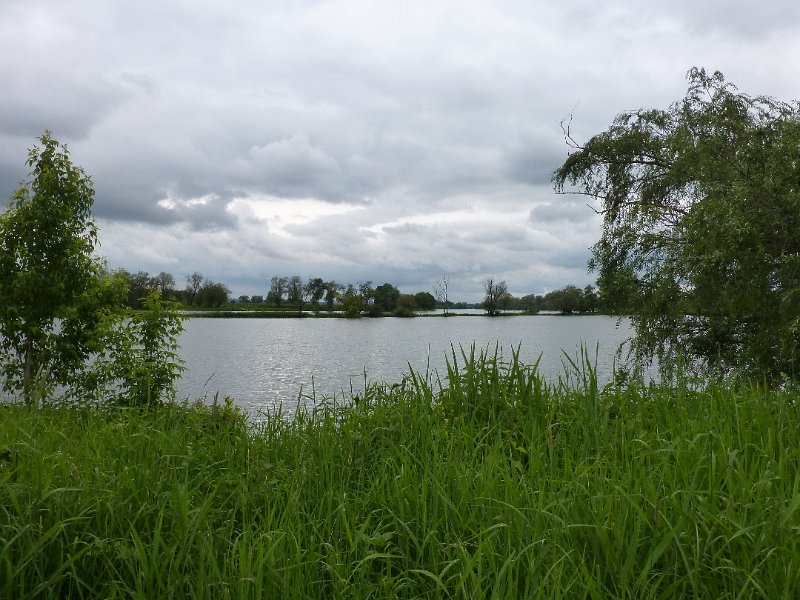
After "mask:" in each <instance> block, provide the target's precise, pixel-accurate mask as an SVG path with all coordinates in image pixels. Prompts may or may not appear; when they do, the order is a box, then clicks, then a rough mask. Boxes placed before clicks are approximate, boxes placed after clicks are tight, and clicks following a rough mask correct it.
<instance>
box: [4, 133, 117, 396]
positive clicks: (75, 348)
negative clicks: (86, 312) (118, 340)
mask: <svg viewBox="0 0 800 600" xmlns="http://www.w3.org/2000/svg"><path fill="white" fill-rule="evenodd" d="M39 141H40V143H41V147H38V146H37V147H34V148H32V149H31V150H29V152H28V160H27V165H28V166H29V167H30V168H31V169H32V170H31V174H30V177H31V178H32V179H31V180H30V181H28V182H26V183H24V184H23V185H22V187H20V188H19V189H17V190H16V191H15V192H14V193H13V195H12V197H11V203H10V206H9V208H8V209H7V210H6V211H5V212H4V213H3V214H2V215H0V348H2V351H3V354H5V355H6V356H7V360H5V361H3V367H2V368H3V375H4V385H5V387H6V389H7V390H13V389H21V390H22V392H23V396H24V398H25V400H26V401H28V402H30V401H31V400H32V392H33V389H32V386H33V382H34V378H35V377H37V375H39V374H42V375H43V377H41V380H42V381H44V380H46V379H48V378H46V377H44V373H42V371H49V373H48V375H49V376H50V377H54V378H55V380H60V379H62V378H63V375H64V373H65V371H67V370H69V369H70V368H71V367H72V366H73V364H74V363H75V362H76V361H81V360H82V359H83V358H84V356H85V347H84V342H85V339H84V338H85V335H84V334H85V333H86V329H87V328H90V327H91V323H81V322H77V323H74V325H75V334H76V335H75V336H74V337H73V336H68V335H67V332H66V331H65V329H72V325H73V321H74V320H75V319H76V318H77V319H79V318H80V317H79V316H78V314H76V312H81V311H80V310H78V311H76V307H78V306H79V305H81V304H84V303H85V302H89V301H91V296H92V295H93V294H94V293H95V290H96V289H97V287H98V285H99V281H100V277H101V274H102V267H101V265H100V264H99V263H98V261H97V260H96V259H94V258H93V257H92V252H93V250H94V246H95V244H96V243H97V226H96V225H95V222H94V220H93V219H92V216H91V207H92V203H93V201H94V189H93V187H92V181H91V179H90V178H89V176H88V175H86V174H85V173H84V171H83V169H81V168H80V167H76V166H74V165H73V164H72V163H71V161H70V158H69V154H68V151H67V148H66V147H65V146H62V145H60V144H59V143H58V142H57V141H56V140H55V139H53V137H52V136H51V134H50V133H49V132H45V133H44V134H43V135H42V136H41V137H40V138H39ZM59 321H63V322H64V324H65V325H66V326H67V327H66V328H65V327H61V328H59V327H58V326H57V322H59ZM59 329H61V331H60V332H59Z"/></svg>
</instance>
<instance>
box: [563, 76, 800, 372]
mask: <svg viewBox="0 0 800 600" xmlns="http://www.w3.org/2000/svg"><path fill="white" fill-rule="evenodd" d="M688 81H689V88H688V92H687V94H686V96H685V98H683V100H681V101H678V102H676V103H674V104H672V105H671V106H670V107H669V108H668V109H666V110H658V109H651V110H638V111H634V112H625V113H622V114H620V115H618V116H617V117H616V118H615V119H614V121H613V123H612V125H611V126H610V127H609V128H608V130H606V131H605V132H603V133H600V134H598V135H595V136H594V137H592V138H591V139H589V140H588V141H587V142H585V143H578V142H577V141H576V140H575V139H574V138H573V136H572V135H571V133H570V131H569V128H565V134H566V139H567V142H568V144H569V145H570V146H571V148H572V152H571V153H570V155H569V157H568V158H567V160H566V161H565V162H564V164H563V165H561V167H560V168H559V169H558V170H557V171H556V172H555V174H554V176H553V181H554V185H555V187H556V190H557V191H559V192H570V193H573V192H574V193H581V194H586V195H588V196H591V197H592V198H594V199H595V200H596V201H597V205H598V210H599V212H600V213H602V215H603V219H604V221H603V233H602V237H601V238H600V240H599V241H598V242H597V243H596V244H595V246H594V247H593V257H592V259H591V261H590V265H589V266H590V268H592V269H595V270H597V271H599V277H598V282H599V285H600V288H601V291H602V292H603V293H604V294H605V295H607V296H608V297H614V298H615V299H616V300H617V301H618V302H619V303H621V304H623V305H625V306H627V308H628V309H629V310H630V312H631V313H632V318H633V324H634V326H635V330H636V338H635V340H634V345H633V349H634V352H635V355H636V356H637V357H638V358H640V359H654V358H655V359H657V360H658V361H659V363H660V365H661V366H662V367H665V370H666V372H667V373H669V372H670V367H671V366H673V365H674V364H675V359H676V358H677V357H678V356H679V355H682V354H685V355H688V356H687V358H689V359H690V362H691V363H692V364H694V365H698V366H704V367H711V368H714V369H718V370H720V371H722V372H731V371H738V372H740V373H743V374H745V375H747V376H749V377H755V378H767V379H769V380H777V379H782V378H785V377H790V378H795V379H796V378H798V377H800V109H799V108H798V105H797V104H789V103H786V102H783V101H779V100H776V99H773V98H769V97H764V96H757V97H753V96H750V95H747V94H744V93H740V92H739V91H738V90H737V89H736V87H735V86H733V85H732V84H730V83H728V82H726V81H725V79H724V77H723V75H722V74H721V73H718V72H717V73H714V74H713V75H709V74H708V73H707V72H706V71H705V70H702V69H692V70H691V71H689V73H688Z"/></svg>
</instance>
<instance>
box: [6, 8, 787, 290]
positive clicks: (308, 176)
mask: <svg viewBox="0 0 800 600" xmlns="http://www.w3.org/2000/svg"><path fill="white" fill-rule="evenodd" d="M0 56H2V59H0V81H2V86H3V91H2V94H0V198H2V199H4V200H5V199H7V198H8V197H9V195H10V194H11V191H12V190H13V188H15V187H16V186H17V184H18V183H19V181H21V180H22V179H24V178H25V177H26V175H27V168H26V167H25V165H24V161H25V157H26V149H27V148H28V147H30V146H32V145H33V144H34V143H35V138H36V137H37V136H39V135H41V133H42V131H43V130H45V129H50V130H51V131H52V132H53V134H54V135H55V137H56V138H57V139H59V140H60V141H62V142H65V143H67V144H68V146H69V148H70V151H71V154H72V158H73V160H74V162H75V163H77V164H79V165H81V166H83V167H84V169H85V170H86V171H87V172H88V173H89V174H90V175H92V177H93V178H94V182H95V190H96V201H95V215H96V216H97V218H98V221H99V224H100V227H101V237H100V239H101V244H102V246H101V248H100V252H101V253H102V254H103V255H104V256H106V257H107V258H108V259H109V261H110V263H111V265H112V266H115V267H120V266H124V267H126V268H128V269H129V270H134V271H136V270H146V271H150V272H152V273H157V272H159V271H168V272H171V273H173V274H174V275H175V277H176V279H177V280H178V281H179V282H182V281H183V280H184V278H185V277H186V275H188V274H189V273H191V272H193V271H201V272H202V273H204V274H205V275H206V276H207V277H209V278H211V279H213V280H215V281H222V282H224V283H226V284H227V285H228V286H229V287H230V288H231V290H232V291H233V292H234V294H235V295H238V294H264V293H265V292H266V287H267V285H268V280H269V278H270V277H271V276H273V275H293V274H299V275H301V276H303V277H309V276H319V277H323V278H325V279H336V280H337V281H340V282H348V281H357V280H362V281H363V280H367V279H369V280H372V281H374V282H375V283H376V284H380V283H383V282H384V281H389V282H391V283H394V284H395V285H397V286H398V287H400V289H401V290H402V291H406V292H416V291H420V290H431V289H432V286H433V283H434V282H435V281H436V280H437V279H438V278H439V277H440V276H441V274H442V273H447V274H448V275H449V278H450V281H451V297H454V298H456V299H463V300H469V301H476V300H478V299H480V296H481V292H482V282H483V280H484V279H485V278H486V277H487V276H494V277H495V278H496V279H505V280H506V281H507V282H508V285H509V289H510V290H511V291H512V292H513V293H514V294H517V295H522V294H526V293H532V292H537V293H541V292H544V291H547V290H552V289H555V288H558V287H562V286H564V285H566V284H569V283H574V284H577V285H581V286H583V285H585V284H587V283H591V282H593V281H594V275H593V274H590V273H587V272H586V261H587V259H588V258H589V247H590V246H591V245H592V244H593V243H594V241H596V240H597V238H598V237H599V235H600V221H599V218H598V217H597V215H596V214H595V213H594V212H593V211H592V209H591V208H590V207H588V206H587V205H586V203H585V201H584V200H583V199H581V198H572V197H565V196H556V195H555V194H554V193H553V190H552V187H551V184H550V176H551V173H552V172H553V170H554V169H555V168H556V167H558V166H559V164H560V162H561V161H563V160H564V158H565V157H566V154H567V148H566V146H565V144H564V141H563V135H562V133H561V129H560V125H559V123H560V121H561V120H562V119H563V118H564V117H566V116H567V115H568V114H570V113H571V112H572V113H573V121H572V132H573V133H574V134H575V135H576V136H577V137H578V138H579V139H580V138H583V139H585V138H587V137H589V136H591V135H593V134H595V133H598V132H600V131H602V130H604V129H605V128H606V127H607V126H608V125H609V124H610V122H611V120H612V119H613V117H614V116H615V115H616V114H617V113H619V112H621V111H624V110H629V109H636V108H640V107H666V106H668V105H669V104H670V103H671V102H672V101H675V100H677V99H679V98H681V97H682V96H683V95H684V93H685V90H686V80H685V74H686V72H687V70H688V69H689V68H690V67H692V66H703V67H706V68H707V69H709V70H712V71H713V70H720V71H722V72H723V73H725V75H726V78H727V79H728V80H730V81H732V82H734V83H735V84H737V86H738V87H739V88H740V89H742V90H744V91H747V92H749V93H752V94H767V95H772V96H776V97H779V98H781V99H784V100H793V99H797V98H800V78H798V76H797V75H798V64H800V3H799V2H797V1H796V0H782V1H770V0H765V1H762V2H759V3H757V4H756V3H752V2H745V1H744V0H739V1H735V0H711V1H706V2H689V1H688V0H674V1H666V0H665V1H662V2H658V3H644V2H639V1H637V0H629V1H617V2H614V1H609V2H596V1H589V0H577V1H569V0H565V1H564V2H559V3H556V2H545V1H493V2H490V1H485V2H476V1H470V0H458V1H442V2H435V1H434V2H432V1H431V0H428V1H425V2H417V1H413V0H411V1H405V2H396V1H394V2H379V1H374V0H372V1H366V0H365V1H361V0H357V1H356V0H342V1H330V2H327V1H311V0H309V1H306V2H303V1H300V0H297V1H292V0H285V1H275V0H273V1H270V2H261V1H258V0H244V1H238V2H233V3H229V2H212V1H210V0H205V1H202V0H191V1H190V0H182V1H169V2H166V1H165V2H150V3H142V2H138V1H137V2H133V1H129V0H114V1H113V2H109V1H108V0H94V1H92V0H74V1H71V2H63V1H62V0H41V1H40V0H4V1H3V2H2V5H0Z"/></svg>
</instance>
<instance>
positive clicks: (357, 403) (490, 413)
mask: <svg viewBox="0 0 800 600" xmlns="http://www.w3.org/2000/svg"><path fill="white" fill-rule="evenodd" d="M437 389H438V388H437V387H436V386H435V385H431V384H430V382H426V381H424V380H423V379H422V378H420V377H416V376H412V377H409V378H407V379H406V380H405V381H403V382H402V383H398V384H396V385H391V386H390V385H380V386H371V387H369V388H368V389H367V391H366V392H365V393H363V394H360V395H358V396H356V397H354V398H353V399H352V402H351V403H350V404H348V405H335V406H334V405H330V404H324V403H320V404H319V405H318V406H316V408H314V409H313V410H308V411H300V412H298V413H297V415H295V416H294V418H286V417H287V415H280V414H271V415H264V416H263V418H262V419H261V420H258V421H253V422H248V421H247V420H246V419H245V418H244V417H243V416H242V415H241V414H240V413H239V412H238V411H237V410H236V409H235V408H234V407H233V406H232V405H225V404H224V403H220V404H219V405H217V406H215V407H214V406H212V407H190V406H188V405H168V406H163V407H160V408H158V409H157V410H153V411H137V410H123V409H107V410H106V409H86V408H84V409H69V408H63V409H56V408H41V409H38V410H34V409H29V408H26V407H22V406H19V405H12V406H4V407H0V506H2V507H3V510H1V511H0V573H2V577H0V596H2V597H9V598H11V597H54V596H56V597H67V596H70V597H81V596H83V597H129V596H133V597H152V598H156V597H157V598H182V597H189V596H191V597H197V598H220V597H223V598H224V597H230V598H263V597H281V598H301V597H303V598H308V597H339V598H366V597H371V598H395V597H399V598H418V597H433V598H437V597H441V598H451V597H469V598H484V597H487V598H488V597H497V598H530V597H537V596H541V597H564V596H568V597H573V596H574V597H585V596H593V597H603V598H613V597H652V596H661V597H682V596H695V597H715V598H722V597H735V596H737V597H738V596H741V597H766V598H775V597H796V596H797V594H798V592H800V536H797V535H796V532H797V530H798V527H800V491H798V490H800V475H799V474H798V468H800V447H798V444H797V431H798V425H800V408H798V406H797V403H796V402H795V398H796V395H792V394H789V393H786V392H776V391H765V390H762V389H758V388H752V389H738V390H737V389H733V388H730V387H717V386H710V387H709V388H708V389H706V390H703V391H692V390H691V389H689V388H688V387H685V386H683V387H676V388H671V389H656V388H637V387H635V386H634V387H628V388H606V389H599V388H598V386H597V384H596V380H595V379H594V377H593V374H592V372H591V370H590V369H588V368H584V369H583V370H582V371H581V372H577V370H576V372H573V373H572V374H571V375H570V376H568V377H567V376H565V378H563V379H562V381H561V382H559V383H554V384H548V383H547V382H546V381H545V380H544V379H543V378H541V377H539V376H538V374H537V373H536V372H535V371H534V370H533V369H530V368H527V367H524V366H523V365H520V364H519V363H518V362H516V361H514V360H513V359H512V360H511V361H510V363H509V364H500V363H498V362H497V361H496V360H493V359H483V360H479V359H476V360H473V361H467V364H466V365H463V368H461V369H459V370H458V373H457V372H456V369H451V371H450V376H449V379H448V381H447V388H446V391H443V392H438V393H437V392H436V390H437Z"/></svg>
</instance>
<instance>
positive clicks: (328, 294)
mask: <svg viewBox="0 0 800 600" xmlns="http://www.w3.org/2000/svg"><path fill="white" fill-rule="evenodd" d="M341 289H342V286H341V285H339V284H338V283H336V282H335V281H326V282H325V306H326V307H327V309H328V312H331V311H332V310H333V303H334V302H335V301H336V297H337V295H338V294H339V291H340V290H341Z"/></svg>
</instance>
